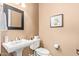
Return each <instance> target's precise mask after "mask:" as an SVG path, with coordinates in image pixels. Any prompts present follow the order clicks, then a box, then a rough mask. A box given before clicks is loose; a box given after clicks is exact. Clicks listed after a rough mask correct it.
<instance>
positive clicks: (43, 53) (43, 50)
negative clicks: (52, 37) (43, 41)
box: [35, 48, 49, 55]
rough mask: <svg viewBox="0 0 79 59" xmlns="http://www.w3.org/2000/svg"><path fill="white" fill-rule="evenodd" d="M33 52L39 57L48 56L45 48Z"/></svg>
mask: <svg viewBox="0 0 79 59" xmlns="http://www.w3.org/2000/svg"><path fill="white" fill-rule="evenodd" d="M35 52H36V53H37V54H39V55H49V51H48V50H47V49H45V48H37V49H36V50H35Z"/></svg>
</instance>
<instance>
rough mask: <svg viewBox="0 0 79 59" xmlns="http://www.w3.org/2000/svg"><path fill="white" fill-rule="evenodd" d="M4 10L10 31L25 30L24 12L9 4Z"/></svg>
mask: <svg viewBox="0 0 79 59" xmlns="http://www.w3.org/2000/svg"><path fill="white" fill-rule="evenodd" d="M3 8H4V13H5V15H6V23H7V28H8V30H15V29H18V30H24V11H22V10H20V9H18V8H15V7H12V6H10V5H7V4H3Z"/></svg>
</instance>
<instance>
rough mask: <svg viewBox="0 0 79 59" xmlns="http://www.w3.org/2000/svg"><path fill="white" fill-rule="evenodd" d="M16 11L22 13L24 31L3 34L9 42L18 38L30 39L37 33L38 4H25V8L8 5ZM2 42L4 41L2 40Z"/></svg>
mask: <svg viewBox="0 0 79 59" xmlns="http://www.w3.org/2000/svg"><path fill="white" fill-rule="evenodd" d="M9 5H11V6H14V7H16V8H18V9H21V10H23V11H24V15H25V16H24V30H6V31H5V32H4V33H3V34H4V36H8V37H9V40H15V38H16V37H19V38H31V37H32V36H33V35H35V34H37V33H38V4H32V3H31V4H30V3H29V4H28V3H27V4H25V5H26V7H25V8H24V7H21V6H20V5H16V4H9ZM3 41H4V39H3Z"/></svg>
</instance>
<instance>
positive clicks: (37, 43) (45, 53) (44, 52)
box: [30, 36, 50, 56]
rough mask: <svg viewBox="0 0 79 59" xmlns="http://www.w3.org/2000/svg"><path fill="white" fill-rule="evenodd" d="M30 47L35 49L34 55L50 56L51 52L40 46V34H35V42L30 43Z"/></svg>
mask: <svg viewBox="0 0 79 59" xmlns="http://www.w3.org/2000/svg"><path fill="white" fill-rule="evenodd" d="M30 49H32V50H34V54H33V55H34V56H49V55H50V52H49V51H48V50H47V49H45V48H41V47H40V38H39V36H34V39H33V43H32V44H31V45H30Z"/></svg>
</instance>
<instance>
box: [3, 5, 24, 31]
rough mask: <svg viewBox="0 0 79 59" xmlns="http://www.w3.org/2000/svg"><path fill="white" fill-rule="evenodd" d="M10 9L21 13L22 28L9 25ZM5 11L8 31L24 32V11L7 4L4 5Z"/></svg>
mask: <svg viewBox="0 0 79 59" xmlns="http://www.w3.org/2000/svg"><path fill="white" fill-rule="evenodd" d="M8 9H10V10H13V11H16V12H18V13H21V27H11V26H9V25H8ZM3 11H4V13H5V15H6V23H7V24H6V25H7V28H8V30H24V11H22V10H19V9H17V8H15V7H12V6H10V5H7V4H3Z"/></svg>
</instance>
